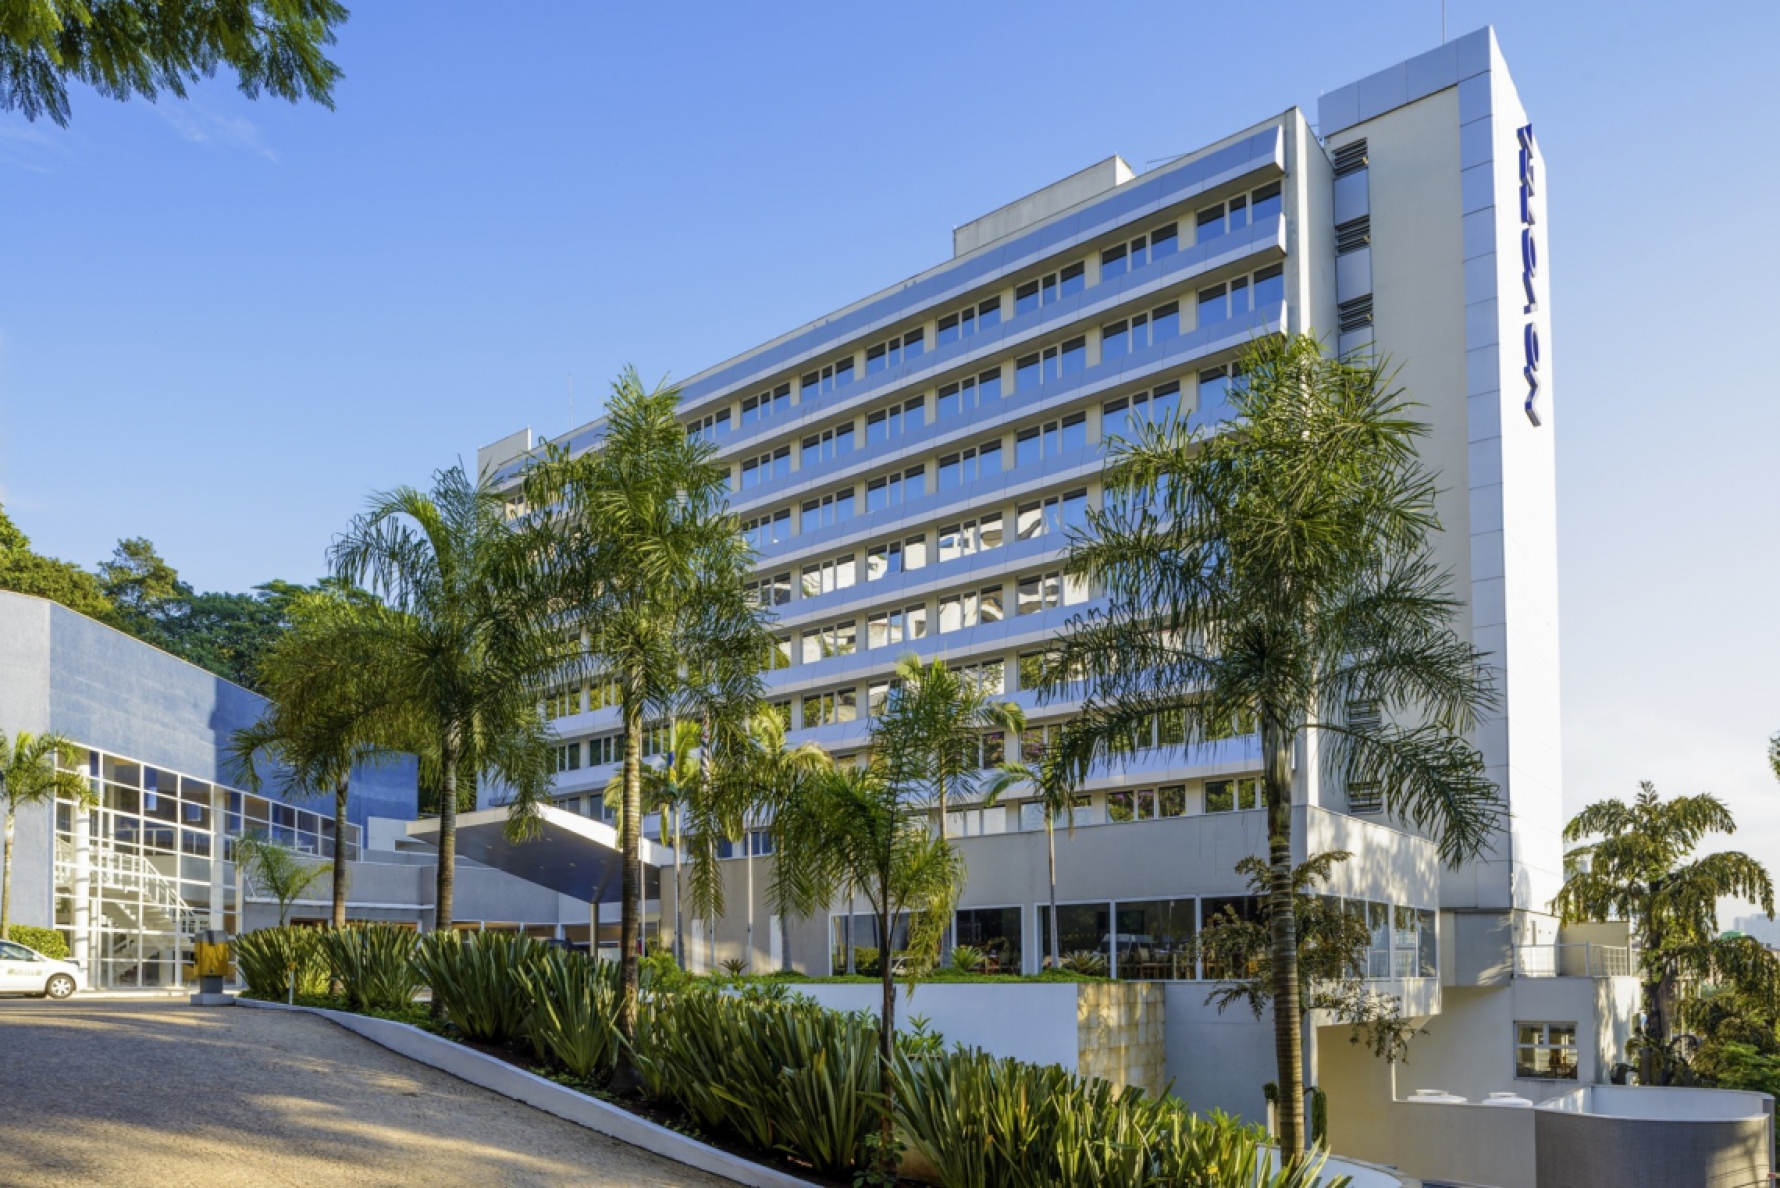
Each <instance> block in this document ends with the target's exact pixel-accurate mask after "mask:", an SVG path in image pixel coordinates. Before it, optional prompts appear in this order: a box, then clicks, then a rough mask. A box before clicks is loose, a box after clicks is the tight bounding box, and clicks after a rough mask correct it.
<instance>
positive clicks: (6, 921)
mask: <svg viewBox="0 0 1780 1188" xmlns="http://www.w3.org/2000/svg"><path fill="white" fill-rule="evenodd" d="M12 828H13V811H12V800H11V799H10V798H8V799H7V801H6V837H5V839H4V841H3V842H0V845H3V846H4V848H0V940H11V939H12Z"/></svg>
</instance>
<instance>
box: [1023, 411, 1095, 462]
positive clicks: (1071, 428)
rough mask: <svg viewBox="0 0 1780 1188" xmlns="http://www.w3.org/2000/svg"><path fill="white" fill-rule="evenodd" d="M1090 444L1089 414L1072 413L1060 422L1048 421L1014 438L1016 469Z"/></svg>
mask: <svg viewBox="0 0 1780 1188" xmlns="http://www.w3.org/2000/svg"><path fill="white" fill-rule="evenodd" d="M1087 444H1088V414H1087V413H1079V412H1078V413H1070V414H1069V415H1068V416H1066V417H1064V418H1063V419H1062V420H1061V421H1046V422H1045V423H1044V424H1042V425H1034V426H1033V427H1032V428H1030V429H1022V430H1020V432H1019V434H1018V435H1017V436H1016V437H1015V438H1014V467H1015V469H1023V468H1025V467H1027V466H1033V465H1036V464H1037V463H1039V462H1041V461H1043V460H1044V459H1046V458H1055V457H1057V456H1058V455H1059V454H1063V453H1066V452H1068V451H1070V450H1079V449H1082V448H1084V447H1086V446H1087Z"/></svg>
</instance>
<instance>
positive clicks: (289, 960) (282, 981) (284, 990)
mask: <svg viewBox="0 0 1780 1188" xmlns="http://www.w3.org/2000/svg"><path fill="white" fill-rule="evenodd" d="M321 937H322V934H321V933H320V932H319V931H317V930H316V929H313V928H258V929H255V930H254V931H252V932H244V933H242V934H241V935H240V936H238V937H236V938H235V967H236V968H237V969H238V970H240V971H241V980H242V981H244V982H246V983H247V992H248V993H249V994H251V995H253V996H254V997H255V998H283V997H285V996H286V995H288V994H290V993H292V991H293V989H294V991H295V993H297V994H320V993H321V992H322V991H324V990H326V989H327V984H328V967H327V962H326V961H324V960H323V959H322V951H321ZM293 975H294V976H295V983H294V987H293V983H292V976H293Z"/></svg>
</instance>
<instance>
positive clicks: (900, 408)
mask: <svg viewBox="0 0 1780 1188" xmlns="http://www.w3.org/2000/svg"><path fill="white" fill-rule="evenodd" d="M924 404H925V398H924V397H921V396H917V397H915V398H914V399H913V400H908V401H904V402H902V403H900V404H893V405H891V406H890V407H889V408H880V409H879V410H878V411H877V412H874V413H871V414H870V415H868V416H867V417H866V418H865V444H866V445H887V444H889V443H890V442H891V441H892V440H894V439H895V438H898V437H901V436H902V435H903V433H904V432H905V431H906V430H909V429H912V428H913V427H915V426H916V425H922V424H925V423H926V421H927V410H926V409H925V408H924V407H923V405H924Z"/></svg>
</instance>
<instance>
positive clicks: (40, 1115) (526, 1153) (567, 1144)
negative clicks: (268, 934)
mask: <svg viewBox="0 0 1780 1188" xmlns="http://www.w3.org/2000/svg"><path fill="white" fill-rule="evenodd" d="M726 1183H727V1181H723V1180H718V1179H714V1178H712V1177H710V1176H707V1175H705V1174H704V1173H702V1172H698V1171H694V1170H693V1169H691V1168H689V1167H684V1166H682V1165H681V1164H677V1163H673V1162H670V1161H668V1160H665V1159H661V1158H659V1157H658V1156H655V1155H651V1154H649V1153H648V1152H645V1151H640V1150H638V1149H636V1148H635V1147H628V1146H625V1145H624V1144H622V1143H619V1142H615V1141H614V1140H612V1139H609V1138H606V1137H605V1136H603V1135H598V1134H594V1133H593V1132H591V1131H588V1130H583V1129H582V1128H581V1127H579V1126H575V1125H573V1124H571V1123H568V1122H564V1121H563V1120H561V1119H560V1118H554V1117H551V1116H550V1115H548V1114H543V1113H540V1112H538V1111H537V1110H534V1109H531V1108H530V1107H529V1106H524V1105H520V1104H519V1103H518V1102H515V1101H510V1100H508V1099H507V1098H504V1097H501V1096H499V1095H498V1094H494V1093H490V1092H488V1091H487V1090H485V1089H479V1088H477V1087H476V1086H474V1085H470V1084H467V1083H465V1082H463V1081H459V1080H457V1079H456V1078H455V1077H451V1076H448V1075H446V1074H445V1073H442V1072H438V1071H435V1070H434V1069H430V1068H426V1067H424V1066H422V1065H418V1064H414V1063H412V1062H411V1061H408V1060H406V1059H404V1058H403V1057H400V1056H397V1055H396V1054H395V1053H393V1052H389V1051H386V1050H385V1049H383V1048H379V1047H377V1046H376V1045H375V1044H372V1043H370V1042H369V1041H367V1040H363V1039H360V1038H359V1037H358V1036H355V1035H352V1034H350V1033H349V1032H346V1031H343V1030H341V1029H340V1028H338V1027H336V1026H334V1025H333V1024H332V1023H329V1022H327V1021H326V1020H325V1019H320V1018H316V1017H314V1016H311V1015H301V1014H286V1013H283V1012H279V1011H254V1010H246V1009H240V1008H237V1009H209V1010H203V1009H198V1008H194V1007H190V1006H187V1005H185V1004H184V1003H181V1002H164V1001H162V1002H115V1001H113V1002H88V1003H82V1002H80V1001H79V1000H78V999H76V1000H75V1001H73V1002H68V1003H51V1002H40V1001H34V1000H29V999H24V1000H15V999H0V1185H5V1186H6V1188H13V1186H14V1185H18V1186H25V1185H52V1184H53V1185H76V1184H81V1185H85V1184H93V1185H122V1184H128V1185H144V1186H156V1188H158V1186H159V1185H191V1186H193V1188H197V1186H199V1185H203V1186H205V1188H211V1186H214V1185H219V1184H227V1185H231V1186H248V1185H261V1184H265V1185H317V1186H320V1185H329V1186H331V1185H373V1184H376V1185H383V1184H404V1185H406V1184H416V1185H429V1186H430V1185H442V1186H444V1185H464V1186H465V1188H503V1186H505V1185H558V1184H576V1185H581V1184H589V1185H601V1184H625V1185H631V1184H640V1185H676V1186H678V1185H697V1186H699V1188H706V1186H709V1188H717V1186H718V1185H723V1184H726Z"/></svg>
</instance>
